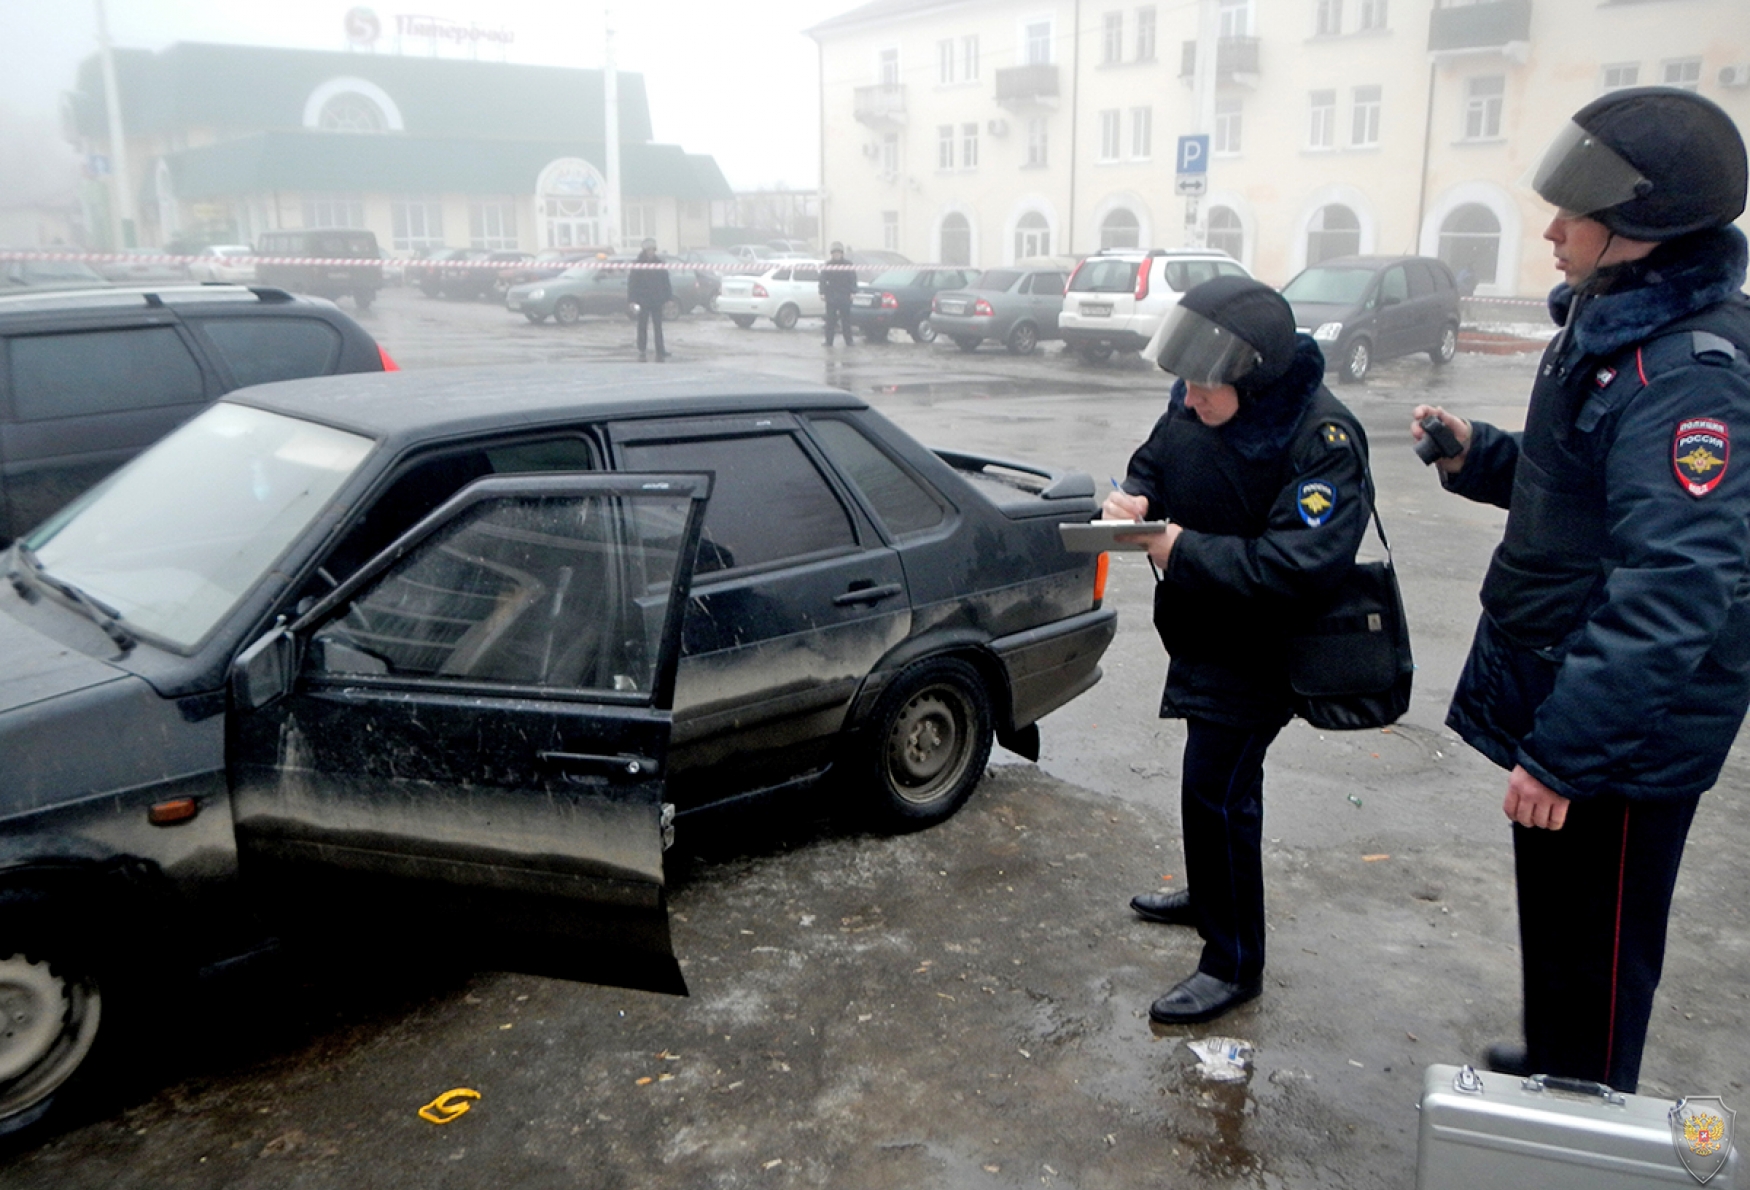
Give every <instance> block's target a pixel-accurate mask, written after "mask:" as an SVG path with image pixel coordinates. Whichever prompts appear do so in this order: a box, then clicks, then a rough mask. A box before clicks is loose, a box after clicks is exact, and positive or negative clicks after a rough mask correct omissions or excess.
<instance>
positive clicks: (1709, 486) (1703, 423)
mask: <svg viewBox="0 0 1750 1190" xmlns="http://www.w3.org/2000/svg"><path fill="white" fill-rule="evenodd" d="M1731 458H1732V435H1731V431H1730V430H1728V429H1727V428H1726V423H1725V422H1723V421H1720V420H1719V419H1717V418H1712V417H1686V418H1684V419H1683V420H1682V421H1680V422H1678V423H1677V432H1676V433H1675V434H1674V435H1673V436H1672V441H1671V465H1672V468H1673V469H1674V470H1675V471H1676V472H1677V482H1678V483H1679V484H1681V485H1682V486H1683V490H1684V491H1686V492H1688V493H1689V494H1690V495H1691V496H1694V497H1695V498H1696V499H1698V500H1699V499H1700V498H1701V497H1703V496H1705V495H1707V494H1708V493H1709V492H1711V491H1713V490H1714V489H1715V488H1717V487H1718V486H1720V480H1722V479H1724V478H1725V477H1726V464H1727V463H1729V462H1730V461H1731Z"/></svg>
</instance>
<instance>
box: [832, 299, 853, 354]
mask: <svg viewBox="0 0 1750 1190" xmlns="http://www.w3.org/2000/svg"><path fill="white" fill-rule="evenodd" d="M835 323H836V324H837V325H838V328H839V334H841V335H843V336H844V339H845V346H847V347H849V346H850V345H851V299H850V298H828V299H827V300H826V345H827V346H828V347H831V346H832V329H833V325H834V324H835Z"/></svg>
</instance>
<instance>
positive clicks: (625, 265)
mask: <svg viewBox="0 0 1750 1190" xmlns="http://www.w3.org/2000/svg"><path fill="white" fill-rule="evenodd" d="M10 260H45V261H79V262H83V263H85V264H89V265H93V266H96V265H100V264H130V265H137V264H171V265H181V266H183V267H184V268H187V267H188V266H189V265H192V264H197V263H207V264H214V265H218V266H221V267H237V266H242V265H261V264H270V265H279V264H286V265H303V266H305V267H310V266H316V267H319V268H336V269H338V268H361V267H370V266H372V265H375V266H377V267H381V268H399V269H402V270H404V271H407V272H413V271H421V270H443V269H491V270H492V271H494V272H523V271H526V270H530V269H534V270H539V271H541V272H543V273H549V274H551V275H553V276H557V275H558V274H560V273H562V272H564V271H565V270H567V269H573V268H579V267H584V268H587V267H590V266H592V265H595V266H600V267H602V268H606V269H613V270H615V271H619V270H624V269H666V270H668V271H670V272H679V273H736V274H742V275H746V276H750V277H751V276H758V275H759V274H761V273H765V272H767V271H769V270H771V269H777V268H784V267H787V266H790V265H819V264H823V263H825V262H824V261H822V260H817V259H815V258H813V257H809V258H807V259H791V260H743V261H737V262H736V263H734V264H714V263H711V262H708V261H698V262H689V261H684V260H664V261H653V262H643V261H636V260H626V259H623V258H622V259H614V258H612V257H607V256H588V257H580V258H578V259H576V260H432V259H429V258H427V257H423V256H366V257H357V258H354V257H339V256H334V257H330V256H179V255H176V254H174V253H168V252H166V253H154V254H150V255H148V254H146V253H143V252H126V253H123V252H44V251H28V252H26V251H15V250H7V249H0V261H10ZM851 267H853V268H854V269H856V270H857V272H859V273H869V274H874V273H882V272H886V271H887V270H888V269H890V268H893V267H895V266H893V265H885V264H860V265H852V266H851ZM901 267H903V266H901Z"/></svg>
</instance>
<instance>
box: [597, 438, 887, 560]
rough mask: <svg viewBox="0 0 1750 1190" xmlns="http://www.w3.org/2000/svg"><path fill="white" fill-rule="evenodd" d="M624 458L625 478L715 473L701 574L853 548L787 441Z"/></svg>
mask: <svg viewBox="0 0 1750 1190" xmlns="http://www.w3.org/2000/svg"><path fill="white" fill-rule="evenodd" d="M622 456H623V457H622V465H623V467H624V468H625V469H626V470H628V471H685V472H703V471H710V472H715V473H716V477H717V478H716V480H715V481H714V483H713V484H712V487H711V505H710V508H709V509H708V510H707V511H706V513H705V528H704V533H703V538H702V540H701V543H700V545H699V561H698V566H697V573H699V574H709V573H711V572H713V571H717V570H729V569H732V568H740V567H747V566H759V565H762V564H765V563H768V562H777V561H782V560H785V559H789V558H798V557H802V556H804V555H807V554H816V553H820V552H822V551H825V550H834V549H846V548H851V547H854V546H855V545H856V544H857V537H856V531H855V530H854V528H853V527H852V524H851V517H850V513H849V512H848V511H847V510H846V509H845V506H844V504H843V503H842V502H840V500H839V498H838V496H837V495H835V494H834V492H833V490H832V488H831V486H830V485H829V484H828V483H827V481H826V477H825V476H824V475H822V474H821V473H820V469H819V468H818V467H816V466H815V464H814V461H813V460H812V459H810V458H809V457H808V455H807V453H806V452H805V451H804V450H803V449H802V446H801V444H800V443H798V442H797V441H796V439H795V437H794V436H792V435H790V434H761V435H753V436H749V437H745V438H707V439H699V440H695V441H683V442H640V443H635V444H631V445H628V446H625V447H623V448H622Z"/></svg>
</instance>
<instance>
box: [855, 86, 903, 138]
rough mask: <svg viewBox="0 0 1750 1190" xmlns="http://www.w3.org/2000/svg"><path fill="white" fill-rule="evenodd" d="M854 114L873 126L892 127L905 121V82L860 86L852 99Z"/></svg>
mask: <svg viewBox="0 0 1750 1190" xmlns="http://www.w3.org/2000/svg"><path fill="white" fill-rule="evenodd" d="M852 104H853V107H852V114H853V115H855V116H856V117H857V120H858V122H860V123H863V124H867V125H869V126H870V127H871V128H892V127H896V126H898V125H900V124H904V123H905V84H904V83H883V84H881V85H879V86H874V87H858V88H857V90H856V94H855V96H854V97H853V99H852Z"/></svg>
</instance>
